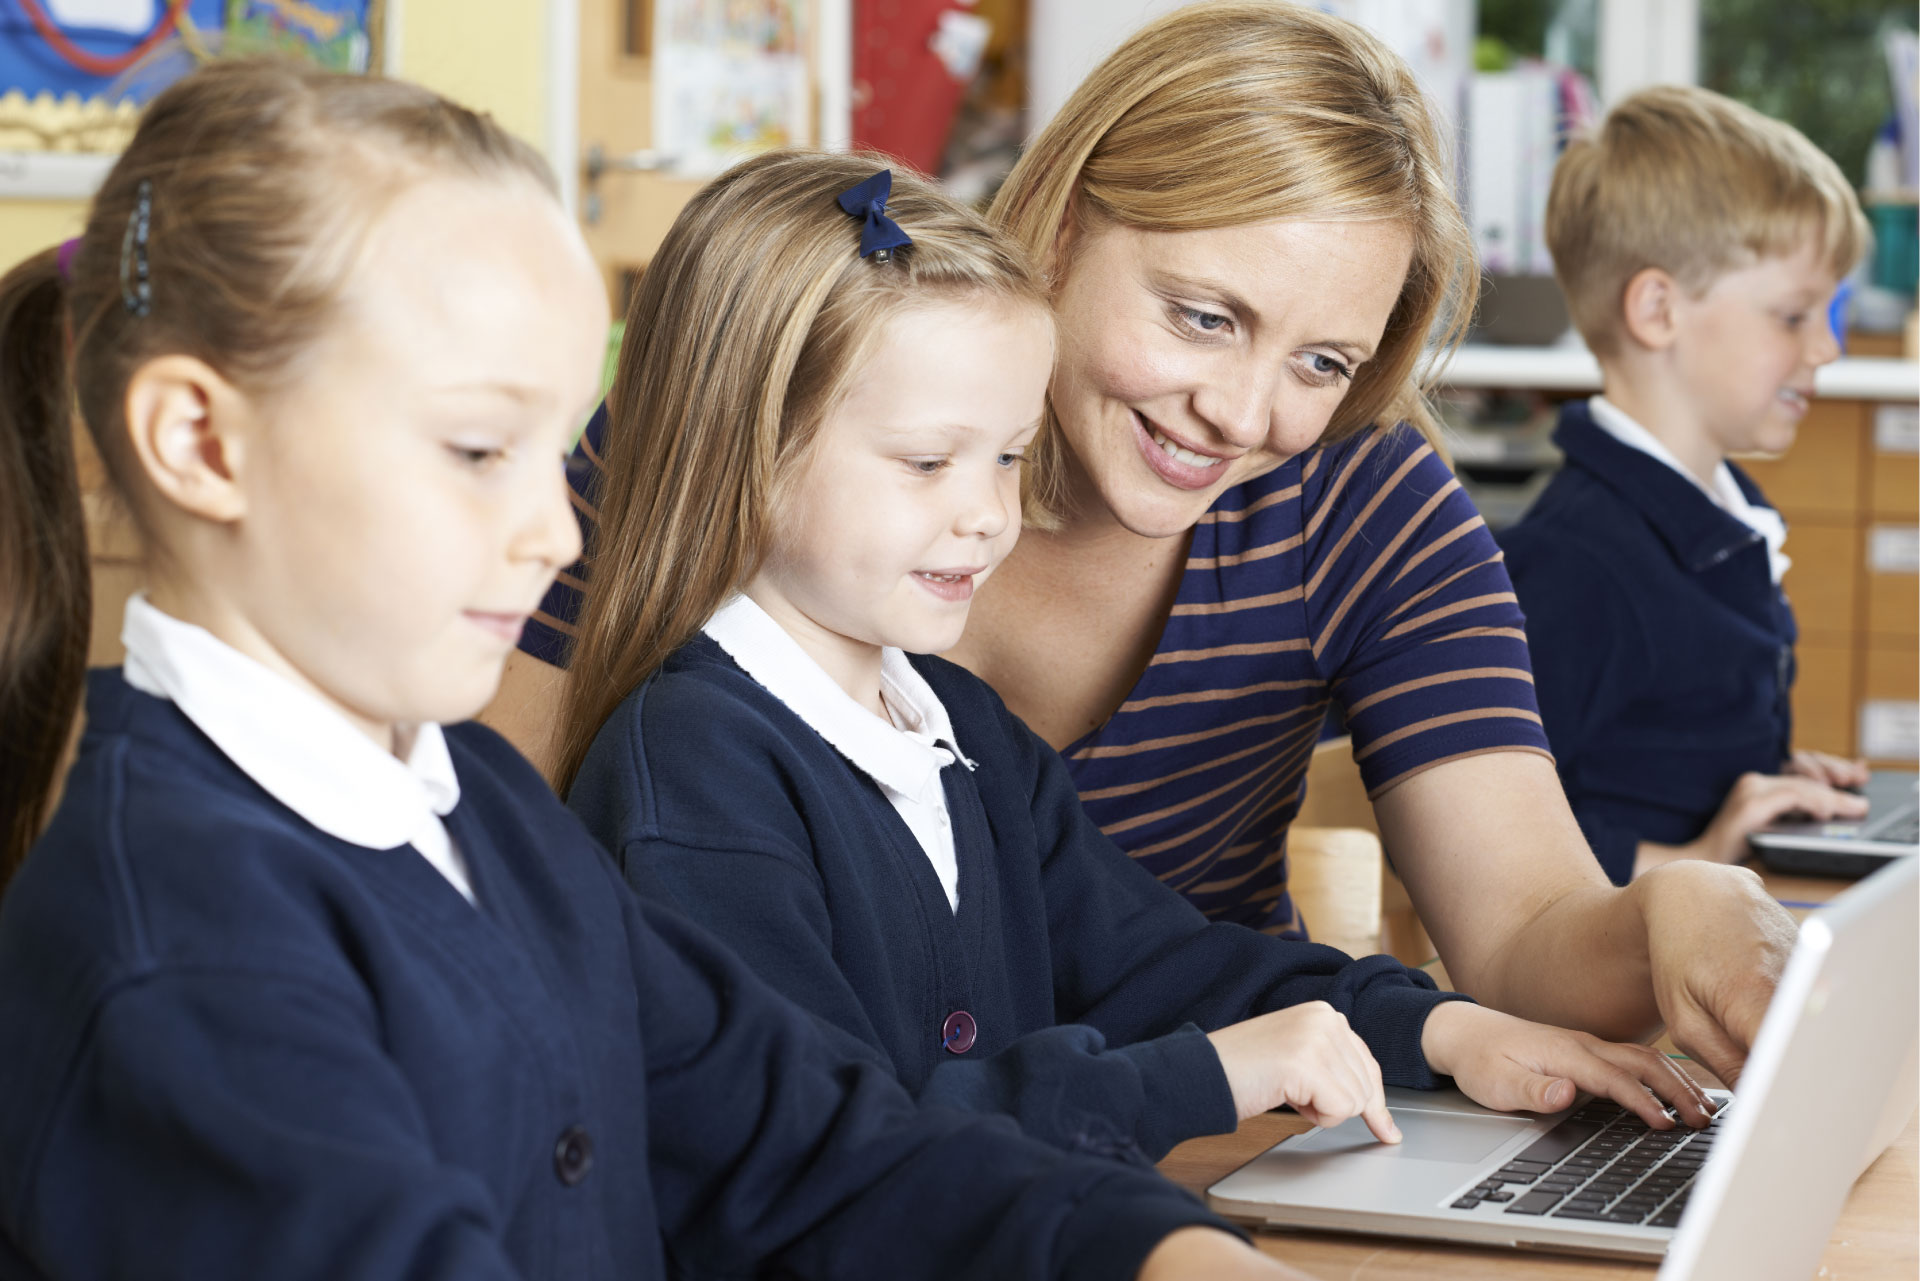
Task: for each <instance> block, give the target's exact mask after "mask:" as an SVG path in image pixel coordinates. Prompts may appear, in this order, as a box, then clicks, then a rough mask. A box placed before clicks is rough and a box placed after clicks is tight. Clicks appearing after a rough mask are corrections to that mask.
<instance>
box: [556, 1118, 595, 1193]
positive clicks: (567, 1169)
mask: <svg viewBox="0 0 1920 1281" xmlns="http://www.w3.org/2000/svg"><path fill="white" fill-rule="evenodd" d="M591 1169H593V1136H592V1135H591V1134H588V1133H587V1132H586V1131H585V1130H584V1129H582V1128H581V1127H579V1126H577V1125H576V1126H574V1127H573V1128H572V1129H570V1130H568V1131H567V1132H566V1133H565V1134H562V1135H561V1136H560V1140H559V1142H557V1143H555V1144H554V1145H553V1172H554V1173H555V1174H557V1175H559V1176H560V1182H562V1183H564V1184H566V1185H567V1186H568V1187H570V1188H575V1187H579V1186H580V1184H581V1182H582V1181H584V1180H585V1179H586V1177H587V1172H588V1171H589V1170H591Z"/></svg>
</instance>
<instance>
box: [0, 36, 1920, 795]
mask: <svg viewBox="0 0 1920 1281" xmlns="http://www.w3.org/2000/svg"><path fill="white" fill-rule="evenodd" d="M1312 2H1314V7H1317V8H1320V9H1322V10H1325V11H1327V12H1330V13H1334V14H1337V15H1340V16H1342V17H1345V18H1348V19H1350V20H1352V21H1355V22H1358V23H1360V24H1362V25H1364V26H1366V27H1368V28H1369V29H1371V30H1372V31H1374V32H1375V33H1376V34H1378V35H1379V36H1380V37H1381V38H1382V39H1384V40H1385V41H1386V42H1387V43H1388V44H1389V45H1391V46H1392V47H1393V48H1394V49H1396V50H1397V51H1398V52H1399V53H1400V54H1401V55H1403V56H1404V57H1405V58H1406V59H1407V60H1408V61H1409V62H1410V63H1411V64H1412V65H1413V67H1414V69H1415V71H1416V72H1417V73H1418V75H1419V77H1420V79H1421V81H1422V83H1423V85H1424V86H1425V88H1426V91H1427V93H1428V94H1429V96H1430V98H1431V100H1432V102H1433V104H1434V107H1435V109H1436V110H1437V111H1438V112H1439V113H1440V114H1441V115H1442V116H1443V117H1444V118H1445V119H1446V121H1447V123H1448V128H1449V129H1450V131H1451V132H1452V135H1453V137H1454V138H1455V141H1456V144H1457V151H1456V154H1457V174H1458V185H1459V192H1460V196H1461V200H1462V203H1463V205H1464V207H1465V208H1466V210H1467V212H1468V215H1469V218H1470V220H1471V222H1472V225H1473V229H1474V235H1475V240H1476V243H1477V245H1478V248H1479V252H1480V256H1481V259H1482V264H1483V267H1484V268H1485V271H1486V277H1485V286H1486V287H1485V292H1484V296H1483V300H1482V303H1481V307H1480V310H1479V313H1478V315H1477V317H1476V326H1475V330H1474V334H1473V337H1472V339H1471V340H1470V342H1469V343H1468V345H1467V346H1466V347H1465V348H1464V349H1462V350H1461V351H1460V352H1458V353H1457V354H1453V355H1452V356H1451V358H1450V359H1448V360H1446V361H1444V363H1437V364H1436V367H1435V368H1434V369H1433V370H1432V371H1431V372H1432V377H1433V381H1434V385H1435V394H1436V398H1437V399H1438V400H1439V402H1440V404H1441V407H1442V410H1443V414H1444V417H1445V418H1446V421H1447V423H1448V425H1449V429H1450V441H1451V445H1452V450H1453V456H1454V462H1455V464H1456V467H1457V469H1458V470H1459V472H1460V474H1461V475H1462V477H1463V478H1464V480H1465V481H1466V483H1467V484H1468V486H1469V488H1470V490H1471V491H1472V493H1473V494H1474V497H1475V499H1476V501H1477V502H1478V503H1479V504H1480V506H1481V510H1482V511H1483V512H1484V513H1485V515H1486V517H1487V519H1488V521H1489V523H1491V524H1493V525H1495V526H1496V527H1497V526H1498V525H1500V524H1502V523H1504V522H1506V521H1509V520H1511V519H1513V518H1514V517H1516V516H1517V515H1518V514H1519V512H1520V511H1522V510H1523V509H1524V508H1525V506H1526V504H1527V503H1528V502H1529V501H1531V499H1532V497H1533V496H1534V494H1536V493H1537V492H1538V490H1539V488H1540V487H1541V486H1543V485H1544V484H1545V481H1546V479H1547V478H1548V476H1550V474H1551V472H1552V469H1553V467H1554V466H1555V465H1556V464H1557V462H1558V458H1557V455H1556V454H1555V452H1554V450H1553V447H1552V445H1551V443H1550V441H1549V440H1548V434H1549V428H1550V426H1551V421H1552V417H1553V413H1554V409H1555V407H1556V406H1557V404H1558V403H1559V402H1560V401H1561V400H1563V399H1565V398H1567V397H1569V396H1584V395H1588V394H1591V393H1592V392H1593V391H1595V390H1597V388H1598V385H1599V383H1598V369H1597V367H1596V366H1595V364H1594V362H1593V360H1592V358H1591V356H1590V355H1588V354H1587V352H1586V351H1585V349H1584V348H1583V347H1582V346H1581V344H1580V342H1579V340H1578V338H1577V336H1575V335H1574V334H1572V333H1571V331H1570V330H1569V328H1568V324H1567V317H1566V311H1565V308H1564V306H1563V305H1562V304H1561V302H1560V296H1559V292H1558V290H1557V289H1556V288H1555V286H1554V284H1553V280H1552V262H1551V260H1550V258H1549V256H1548V254H1547V252H1546V249H1545V246H1544V244H1543V243H1542V234H1541V223H1542V219H1543V214H1544V209H1545V203H1546V193H1547V183H1548V180H1549V177H1550V175H1551V173H1552V168H1553V163H1554V160H1555V157H1556V156H1557V155H1558V153H1559V150H1560V148H1561V146H1562V144H1563V143H1564V141H1565V139H1566V138H1567V136H1568V135H1569V133H1570V132H1571V131H1573V130H1576V129H1579V128H1581V127H1582V126H1584V125H1586V124H1588V123H1590V122H1592V121H1593V120H1595V119H1596V118H1597V117H1598V116H1599V115H1600V114H1601V113H1602V112H1604V110H1605V108H1606V106H1607V104H1608V103H1610V102H1613V101H1616V100H1618V99H1619V98H1620V97H1622V96H1624V95H1625V94H1627V93H1630V92H1632V91H1633V90H1635V89H1637V88H1640V87H1642V86H1644V85H1648V84H1654V83H1697V84H1702V85H1705V86H1707V87H1709V88H1712V89H1715V90H1718V91H1720V92H1722V93H1725V94H1728V95H1730V96H1731V97H1734V98H1737V99H1739V100H1741V101H1743V102H1746V103H1748V104H1750V105H1752V106H1754V107H1756V108H1758V109H1759V110H1761V111H1764V112H1766V113H1768V114H1769V115H1772V116H1776V117H1778V118H1780V119H1783V120H1786V121H1787V122H1789V123H1791V124H1793V125H1795V126H1797V127H1798V128H1800V129H1801V130H1803V131H1804V132H1805V133H1806V134H1807V135H1808V136H1809V137H1811V138H1812V139H1813V141H1814V142H1815V143H1816V144H1818V145H1819V146H1821V147H1822V148H1824V149H1825V150H1826V151H1827V153H1828V154H1830V155H1831V156H1832V157H1833V158H1834V160H1835V161H1837V162H1838V163H1839V165H1840V167H1841V169H1842V171H1843V172H1845V173H1846V174H1847V175H1848V177H1849V178H1850V179H1851V180H1852V181H1853V182H1854V183H1855V184H1856V185H1857V187H1858V188H1859V190H1860V193H1861V200H1862V203H1863V205H1864V206H1865V207H1866V209H1867V212H1868V215H1869V217H1870V219H1871V220H1872V223H1873V226H1874V231H1875V242H1874V246H1873V250H1872V253H1871V254H1870V255H1869V256H1868V258H1867V260H1866V261H1865V262H1863V263H1862V264H1861V267H1860V269H1859V271H1858V272H1856V274H1855V277H1854V278H1853V279H1852V280H1851V281H1849V282H1848V289H1847V290H1846V294H1847V297H1846V298H1845V300H1844V302H1843V303H1842V305H1840V306H1839V307H1837V308H1836V311H1835V315H1834V317H1833V320H1834V324H1835V327H1836V329H1837V330H1838V331H1839V332H1840V333H1841V334H1842V335H1843V336H1844V339H1845V343H1846V348H1847V355H1846V357H1845V358H1844V359H1842V360H1841V361H1840V362H1838V363H1837V364H1835V365H1833V366H1829V367H1828V368H1826V369H1824V370H1823V371H1821V375H1820V379H1819V383H1818V390H1819V397H1818V399H1817V401H1816V403H1815V405H1814V408H1813V411H1812V413H1810V414H1809V416H1808V418H1807V420H1806V423H1805V425H1804V427H1803V430H1802V432H1801V439H1800V442H1799V443H1798V444H1797V445H1796V447H1795V448H1794V450H1793V451H1792V452H1791V453H1790V454H1789V455H1788V456H1786V457H1785V458H1782V459H1771V460H1768V459H1756V460H1752V461H1751V462H1750V464H1749V466H1750V469H1751V470H1752V471H1753V472H1754V473H1755V475H1756V476H1757V478H1758V479H1759V480H1760V482H1761V484H1762V485H1763V486H1764V487H1765V488H1766V490H1767V492H1768V494H1769V495H1770V496H1771V497H1772V498H1773V499H1774V501H1776V502H1777V503H1778V504H1779V506H1780V508H1781V510H1782V511H1783V512H1784V513H1785V514H1786V516H1787V517H1788V519H1789V521H1790V522H1791V525H1792V531H1793V532H1792V546H1791V554H1792V556H1793V560H1794V568H1793V570H1792V571H1790V574H1789V578H1788V581H1787V590H1788V593H1789V595H1790V596H1791V597H1792V598H1793V600H1794V603H1795V607H1796V610H1797V612H1798V613H1799V616H1800V620H1801V626H1802V630H1803V638H1802V642H1801V645H1800V658H1801V677H1800V680H1799V683H1798V686H1797V688H1796V697H1795V707H1796V716H1797V718H1798V720H1799V724H1800V733H1799V734H1798V736H1797V737H1799V738H1800V740H1801V742H1802V744H1803V745H1805V746H1810V747H1817V748H1821V749H1824V750H1827V751H1833V752H1839V753H1843V754H1849V755H1852V754H1859V755H1865V756H1867V757H1870V758H1872V759H1874V760H1875V761H1878V762H1883V763H1887V764H1895V765H1906V766H1909V767H1911V766H1912V765H1913V764H1915V763H1916V762H1920V590H1917V589H1920V412H1917V411H1916V405H1915V402H1916V398H1917V397H1920V366H1916V365H1915V363H1914V356H1915V343H1916V335H1915V320H1914V297H1915V289H1916V279H1917V277H1920V267H1917V266H1916V252H1915V242H1916V188H1917V187H1920V164H1917V162H1916V146H1917V145H1920V121H1917V120H1916V110H1915V86H1916V38H1915V34H1914V32H1915V25H1916V12H1915V7H1914V5H1913V3H1912V0H1902V2H1894V0H1795V3H1792V4H1783V3H1779V2H1778V0H1312ZM1177 7H1178V4H1177V2H1176V0H0V268H3V267H5V266H7V265H10V264H11V263H13V262H14V261H17V260H18V259H19V258H21V257H23V256H25V255H27V254H30V253H33V252H35V251H36V250H39V249H41V248H44V247H45V246H47V245H50V244H53V243H56V242H58V241H60V240H63V239H65V238H66V237H68V236H71V235H73V234H75V233H77V231H78V230H79V226H80V218H81V216H82V211H83V209H84V207H85V201H86V199H87V197H88V195H89V194H90V193H91V191H92V190H93V188H94V186H95V185H96V184H97V183H98V182H99V180H100V177H101V175H102V174H103V173H104V172H105V169H106V167H107V166H108V165H109V164H111V162H112V157H113V155H114V153H115V152H116V150H117V149H118V148H119V147H120V146H122V145H124V142H125V139H126V138H127V137H128V136H129V134H130V132H131V130H132V128H133V127H134V124H135V122H136V121H137V119H138V112H139V109H140V105H141V104H142V103H143V102H145V101H147V100H148V99H150V98H151V97H152V95H153V94H154V93H156V92H158V91H159V90H160V89H161V88H163V87H164V86H165V85H166V84H167V83H169V82H170V81H171V80H173V79H175V78H177V77H178V76H180V75H181V74H184V73H185V72H186V71H187V70H188V69H190V68H191V67H192V66H194V65H195V64H196V63H198V62H200V61H203V60H206V59H208V58H215V57H221V56H228V55H232V54H240V53H248V52H253V51H256V50H260V49H276V50H281V51H284V52H287V53H290V54H293V55H294V56H299V57H306V58H311V59H313V60H315V61H317V62H321V63H323V64H325V65H329V66H334V67H338V68H341V69H344V70H349V71H360V72H365V71H368V70H374V71H382V72H386V73H389V74H394V75H400V76H405V77H407V78H409V79H413V80H417V81H420V82H422V83H425V84H427V85H429V86H431V87H433V88H435V89H438V90H440V91H441V92H443V93H446V94H448V95H450V96H452V97H454V98H457V99H459V100H461V101H463V102H466V103H468V104H469V105H471V106H474V107H476V108H479V109H481V110H485V111H488V112H491V113H492V114H493V115H494V116H496V117H497V118H498V119H499V120H500V121H501V122H502V123H504V124H505V125H506V126H507V127H508V128H510V129H512V130H514V131H515V132H517V133H519V134H520V135H521V136H523V137H525V138H526V139H527V140H529V141H530V142H532V143H533V144H535V145H536V146H538V147H540V148H541V149H542V150H543V151H544V152H545V153H546V155H547V156H548V158H549V159H550V160H551V161H552V163H553V165H554V168H555V171H556V172H557V174H558V175H559V177H560V180H561V184H562V187H563V190H564V193H565V197H566V200H567V202H568V204H569V206H570V207H571V208H572V209H573V210H574V211H575V212H576V213H577V215H578V216H579V218H580V221H581V225H582V228H583V230H584V232H585V234H586V236H587V239H588V242H589V244H590V245H591V246H592V248H593V251H594V253H595V256H596V258H597V259H598V261H599V262H600V264H601V267H602V270H603V272H604V274H605V277H606V281H607V287H608V291H609V294H610V296H611V297H612V299H613V301H614V305H615V308H616V312H618V311H620V310H622V309H623V303H624V300H625V298H626V296H627V295H628V294H629V292H630V291H631V288H632V285H633V282H634V281H635V280H636V279H637V278H638V276H639V274H640V273H641V272H643V271H644V270H645V269H646V264H647V260H648V258H649V257H650V255H651V254H652V252H653V248H654V246H656V245H657V244H658V243H659V240H660V238H661V236H662V235H663V234H664V232H665V230H666V228H667V226H668V224H669V223H670V222H671V221H672V219H673V217H674V215H675V214H676V213H677V212H678V211H679V209H680V207H681V205H682V204H683V203H684V202H685V200H686V199H687V197H688V196H689V195H690V194H691V193H692V192H693V191H695V190H696V189H697V188H698V187H699V185H700V183H701V182H702V181H704V180H705V179H706V178H708V177H710V176H712V175H713V174H714V173H717V172H718V171H719V170H720V169H722V168H724V167H725V166H726V165H727V164H728V163H729V162H730V161H731V160H732V159H734V158H736V157H738V156H740V155H742V154H746V153H748V152H751V151H753V150H756V149H760V148H764V147H769V146H779V145H783V144H789V143H802V144H817V145H823V146H828V147H849V146H860V147H869V148H874V149H876V150H880V151H884V152H887V153H889V154H890V155H892V156H895V157H898V158H899V159H900V160H901V161H903V162H905V163H908V164H911V165H913V166H915V167H917V168H920V169H922V170H925V171H927V172H930V173H934V174H936V175H938V176H940V177H941V178H942V179H943V180H944V181H945V182H946V183H947V184H948V185H949V187H950V188H951V189H952V190H953V191H954V192H955V193H956V194H958V195H960V196H962V197H963V198H965V199H967V200H970V201H974V202H985V201H986V200H988V199H990V198H991V196H992V194H993V193H994V191H995V190H996V189H997V187H998V185H999V183H1000V182H1001V180H1002V179H1003V178H1004V177H1005V175H1006V173H1007V171H1008V169H1010V168H1011V167H1012V164H1013V162H1014V160H1015V159H1016V158H1017V156H1018V155H1019V150H1020V147H1021V145H1022V143H1023V141H1024V140H1025V139H1026V138H1027V137H1028V136H1030V135H1031V133H1032V132H1033V131H1034V130H1035V129H1036V128H1038V127H1039V126H1040V125H1042V124H1044V123H1045V122H1046V120H1047V119H1048V118H1049V116H1050V115H1051V114H1052V113H1053V112H1054V111H1055V110H1056V109H1057V108H1058V106H1059V105H1060V103H1061V102H1062V101H1063V100H1064V99H1065V98H1066V96H1067V94H1068V93H1069V92H1070V91H1071V90H1072V88H1073V86H1074V85H1075V84H1076V83H1078V81H1079V80H1080V78H1081V77H1082V76H1083V75H1084V74H1085V73H1086V72H1087V71H1088V70H1089V69H1091V68H1092V66H1093V65H1094V64H1095V63H1096V62H1098V61H1099V59H1100V58H1101V57H1103V56H1104V55H1105V54H1106V53H1107V52H1108V51H1109V50H1111V49H1112V48H1113V47H1114V46H1115V45H1117V44H1118V43H1119V42H1120V41H1121V40H1122V39H1123V38H1124V37H1125V36H1126V34H1127V33H1128V32H1129V31H1131V30H1132V29H1133V28H1135V27H1136V26H1138V25H1139V24H1140V23H1141V22H1143V21H1144V20H1146V19H1148V18H1151V17H1154V16H1157V15H1159V14H1161V13H1164V12H1167V11H1169V10H1171V9H1174V8H1177ZM617 339H618V331H617V328H616V332H615V334H614V335H613V336H612V342H617ZM610 350H611V346H610ZM98 553H99V557H100V564H101V569H102V571H103V573H109V574H113V573H120V572H121V571H122V570H124V571H125V572H126V573H128V574H131V573H133V572H134V569H135V563H134V562H135V560H136V558H137V550H136V549H130V548H126V547H122V546H117V545H115V544H114V543H113V542H112V540H111V539H103V540H102V545H101V546H100V548H99V549H98ZM111 621H112V625H113V629H114V630H117V619H114V620H111ZM100 639H101V644H100V645H99V646H96V649H97V650H100V651H101V653H100V654H99V655H97V656H96V661H113V660H112V657H111V655H108V654H106V653H105V651H107V650H111V649H112V648H114V642H113V640H112V638H111V635H110V634H108V635H103V636H102V638H100Z"/></svg>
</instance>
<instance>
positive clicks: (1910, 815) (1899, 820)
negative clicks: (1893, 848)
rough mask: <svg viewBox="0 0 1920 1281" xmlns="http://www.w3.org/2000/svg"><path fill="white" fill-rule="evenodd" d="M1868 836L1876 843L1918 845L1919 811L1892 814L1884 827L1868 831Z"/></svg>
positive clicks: (1919, 840) (1919, 830)
mask: <svg viewBox="0 0 1920 1281" xmlns="http://www.w3.org/2000/svg"><path fill="white" fill-rule="evenodd" d="M1868 835H1870V836H1872V837H1873V839H1874V840H1876V841H1892V842H1893V843H1894V844H1896V845H1914V844H1920V809H1910V810H1907V811H1906V812H1905V813H1901V814H1894V815H1892V816H1891V817H1890V819H1889V820H1888V822H1887V824H1886V826H1884V827H1881V828H1878V829H1872V828H1870V829H1868Z"/></svg>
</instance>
